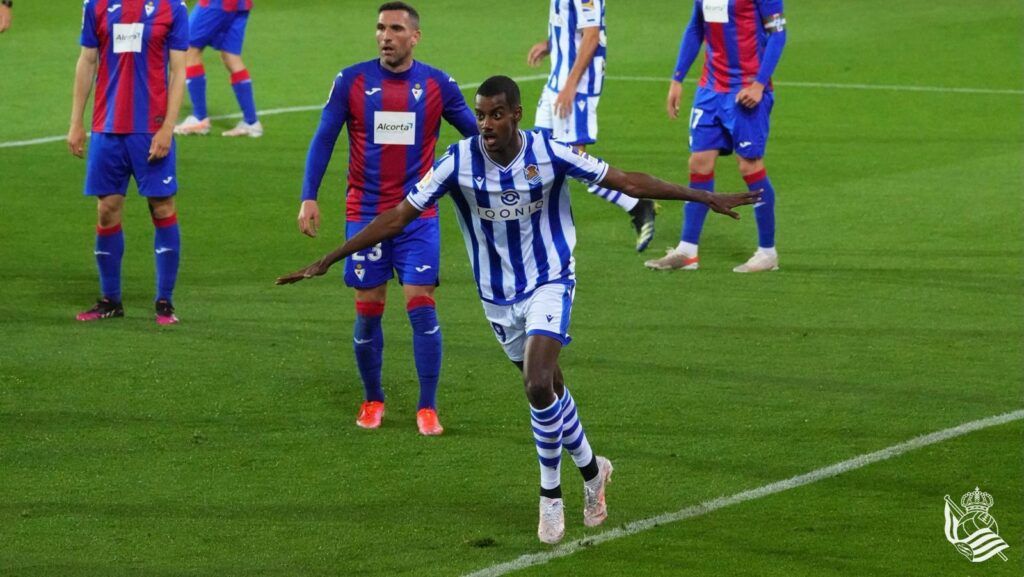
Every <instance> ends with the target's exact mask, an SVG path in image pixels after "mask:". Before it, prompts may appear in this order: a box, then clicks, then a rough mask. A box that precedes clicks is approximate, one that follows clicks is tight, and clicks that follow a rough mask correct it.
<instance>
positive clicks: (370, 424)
mask: <svg viewBox="0 0 1024 577" xmlns="http://www.w3.org/2000/svg"><path fill="white" fill-rule="evenodd" d="M383 418H384V403H382V402H380V401H366V402H364V403H363V404H362V405H360V406H359V416H358V417H356V424H357V425H359V426H360V427H362V428H364V429H376V428H377V427H379V426H380V422H381V420H382V419H383Z"/></svg>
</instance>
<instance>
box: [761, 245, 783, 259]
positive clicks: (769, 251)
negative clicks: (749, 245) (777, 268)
mask: <svg viewBox="0 0 1024 577" xmlns="http://www.w3.org/2000/svg"><path fill="white" fill-rule="evenodd" d="M757 252H759V253H761V254H766V255H768V256H774V257H776V258H777V257H778V256H779V253H777V252H775V247H774V246H771V247H768V248H765V247H763V246H759V247H757Z"/></svg>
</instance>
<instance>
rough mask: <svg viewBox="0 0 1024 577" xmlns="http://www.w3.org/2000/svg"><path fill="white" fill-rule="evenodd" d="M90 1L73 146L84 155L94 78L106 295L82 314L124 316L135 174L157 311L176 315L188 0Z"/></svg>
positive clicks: (92, 146)
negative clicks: (126, 220) (129, 196)
mask: <svg viewBox="0 0 1024 577" xmlns="http://www.w3.org/2000/svg"><path fill="white" fill-rule="evenodd" d="M83 10H84V14H83V18H82V36H81V44H82V52H81V54H80V55H79V57H78V65H77V66H76V67H75V88H74V100H73V102H72V107H71V128H70V129H69V130H68V137H67V142H68V148H69V150H70V151H71V154H73V155H75V156H77V157H79V158H81V157H82V156H83V155H84V148H85V126H84V125H83V122H82V115H83V114H84V112H85V103H86V101H87V100H88V99H89V92H90V91H91V90H92V86H93V82H94V81H95V83H96V98H95V102H94V104H93V116H92V136H91V137H90V139H89V159H88V165H87V168H86V176H85V194H86V195H87V196H95V197H97V213H98V223H97V225H96V248H95V251H94V252H95V254H96V264H97V266H98V267H99V273H100V289H101V292H102V295H103V296H102V297H101V298H100V299H99V301H97V303H96V306H94V307H93V308H91V309H90V310H88V311H85V312H83V313H81V314H79V315H78V317H77V318H78V320H80V321H95V320H99V319H107V318H112V317H122V316H124V308H123V307H122V305H121V257H122V255H123V254H124V233H123V232H122V230H121V213H122V209H123V207H124V199H125V193H126V192H127V190H128V179H129V177H134V178H135V182H136V184H137V185H138V188H139V194H141V195H142V196H144V197H146V198H147V200H148V201H149V212H150V214H151V215H152V217H153V225H154V226H155V227H156V236H155V238H154V243H153V244H154V252H155V254H156V321H157V323H159V324H162V325H166V324H174V323H176V322H178V317H176V316H175V315H174V306H173V305H172V304H171V303H172V297H173V292H174V285H175V282H176V280H177V277H178V259H179V249H180V244H181V237H180V234H179V232H178V217H177V215H176V213H175V206H174V194H175V193H176V192H177V190H178V180H177V178H176V176H177V175H176V168H175V158H174V156H175V155H174V135H173V131H174V122H175V120H176V119H177V118H178V109H179V108H180V106H181V99H182V95H183V94H184V92H185V49H186V48H188V22H187V20H188V9H187V8H186V7H185V3H184V2H180V1H179V0H120V2H118V3H113V2H111V1H110V0H86V2H85V6H84V8H83Z"/></svg>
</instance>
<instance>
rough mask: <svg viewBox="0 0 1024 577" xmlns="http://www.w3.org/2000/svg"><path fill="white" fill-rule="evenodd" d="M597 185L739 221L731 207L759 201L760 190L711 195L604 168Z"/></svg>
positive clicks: (678, 185)
mask: <svg viewBox="0 0 1024 577" xmlns="http://www.w3.org/2000/svg"><path fill="white" fill-rule="evenodd" d="M598 184H599V185H601V186H603V187H605V188H610V189H613V190H617V191H619V192H621V193H623V194H625V195H627V196H632V197H634V198H651V199H657V200H689V201H693V202H699V203H702V204H706V205H708V207H710V208H711V210H713V211H715V212H717V213H719V214H724V215H726V216H731V217H732V218H735V219H739V217H740V215H739V214H737V213H736V212H735V211H733V210H732V209H733V208H735V207H737V206H742V205H744V204H753V203H755V202H759V201H760V200H761V191H757V192H746V193H741V194H712V193H710V192H706V191H703V190H697V189H694V188H689V187H686V186H682V185H680V184H673V183H671V182H665V181H664V180H661V179H659V178H655V177H653V176H651V175H649V174H647V173H644V172H623V171H621V170H619V169H617V168H615V167H614V166H609V167H608V172H607V173H606V174H605V176H604V178H602V179H601V182H599V183H598Z"/></svg>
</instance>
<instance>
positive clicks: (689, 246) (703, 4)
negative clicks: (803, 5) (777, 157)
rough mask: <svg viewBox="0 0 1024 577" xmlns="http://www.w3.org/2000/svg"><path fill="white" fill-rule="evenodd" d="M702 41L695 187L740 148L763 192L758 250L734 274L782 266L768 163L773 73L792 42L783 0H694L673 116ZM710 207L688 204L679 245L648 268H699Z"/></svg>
mask: <svg viewBox="0 0 1024 577" xmlns="http://www.w3.org/2000/svg"><path fill="white" fill-rule="evenodd" d="M702 43H706V45H707V49H706V52H705V60H704V72H703V74H702V75H701V77H700V82H699V83H698V88H697V93H696V94H695V95H694V98H693V109H692V110H691V111H690V122H689V126H690V186H691V187H693V188H699V189H702V190H708V191H711V190H714V188H715V160H716V159H717V158H718V155H719V154H722V155H727V154H731V153H732V152H735V153H736V161H737V162H738V164H739V169H740V175H742V176H743V180H745V181H746V182H747V186H748V187H749V188H750V190H763V191H764V193H763V194H762V196H761V202H760V203H759V204H758V205H757V206H755V207H754V217H755V220H756V221H757V237H758V248H757V250H756V251H755V252H754V255H753V256H751V257H750V259H749V260H747V262H745V263H743V264H741V265H739V266H737V267H735V268H733V269H732V270H733V271H735V272H763V271H772V270H778V268H779V254H778V252H776V250H775V189H774V188H773V187H772V183H771V181H770V180H768V173H767V172H766V171H765V167H764V152H765V146H766V145H767V143H768V118H769V115H770V114H771V111H772V104H773V102H774V97H773V96H772V84H771V76H772V73H773V72H774V71H775V67H776V65H778V63H779V59H780V58H781V57H782V49H783V47H784V46H785V45H786V18H785V16H783V13H782V0H695V1H694V4H693V16H692V17H691V18H690V24H689V26H687V27H686V32H684V33H683V40H682V44H681V45H680V47H679V60H678V62H677V63H676V69H675V73H674V74H673V75H672V82H671V84H670V85H669V89H668V101H667V104H666V106H667V109H668V115H669V117H670V118H676V117H677V116H678V115H679V101H680V99H681V98H682V93H683V85H682V81H683V78H684V77H685V76H686V73H687V72H688V71H689V70H690V66H691V65H692V64H693V61H694V59H695V58H697V53H698V52H700V47H701V44H702ZM707 214H708V211H707V208H706V207H705V206H704V205H701V204H694V203H690V204H687V205H686V207H685V208H684V210H683V230H682V234H681V238H680V240H679V244H678V246H676V247H675V248H673V249H669V251H668V253H667V254H666V255H665V256H664V257H662V258H659V259H656V260H649V261H647V262H645V263H644V265H645V266H647V267H648V268H652V269H659V270H672V269H681V270H697V268H698V267H699V266H700V265H699V262H698V257H697V245H698V244H700V233H701V230H702V229H703V228H704V218H705V217H706V216H707Z"/></svg>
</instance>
